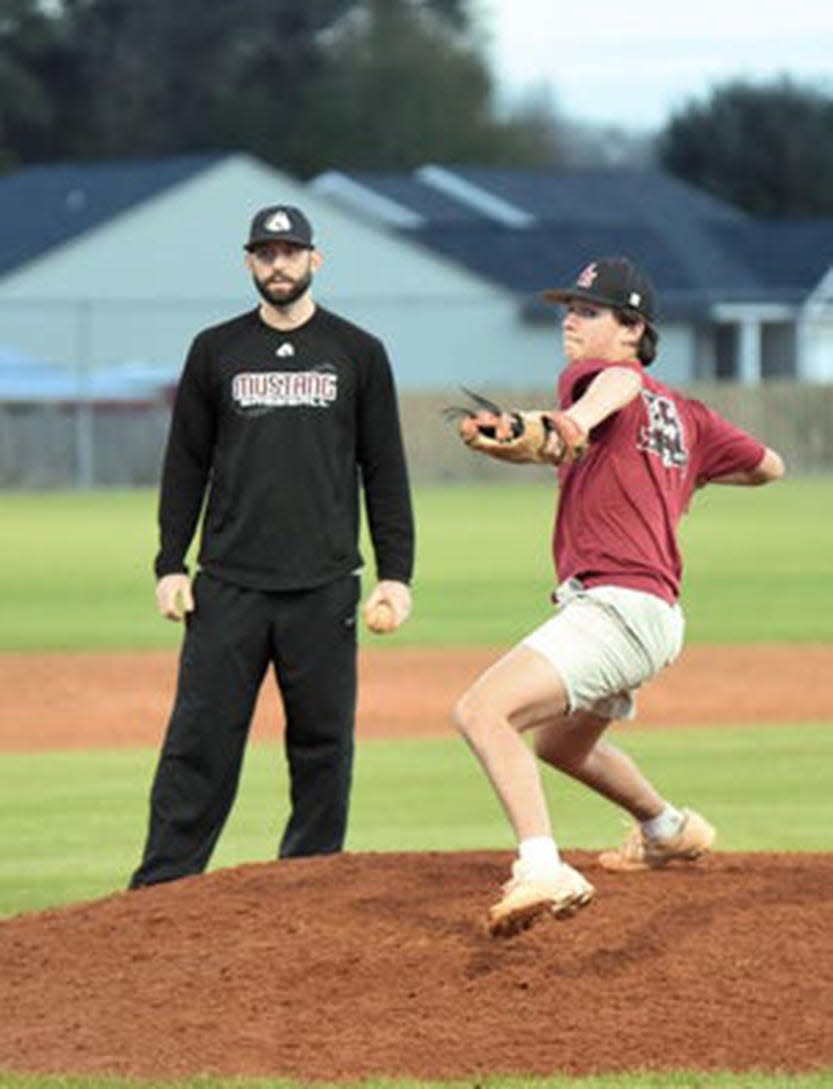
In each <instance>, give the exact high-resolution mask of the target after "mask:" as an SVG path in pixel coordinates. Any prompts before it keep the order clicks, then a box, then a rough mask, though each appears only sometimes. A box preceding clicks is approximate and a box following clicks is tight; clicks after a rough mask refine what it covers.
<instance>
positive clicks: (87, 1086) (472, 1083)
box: [0, 1072, 833, 1089]
mask: <svg viewBox="0 0 833 1089" xmlns="http://www.w3.org/2000/svg"><path fill="white" fill-rule="evenodd" d="M323 1084H325V1083H322V1082H304V1083H303V1089H316V1087H320V1086H322V1085H323ZM831 1085H833V1074H831V1073H824V1072H822V1073H818V1074H801V1075H792V1076H787V1075H784V1076H778V1075H764V1074H760V1075H756V1074H692V1073H680V1074H624V1075H609V1076H606V1077H590V1078H569V1077H550V1078H499V1077H482V1076H480V1075H478V1077H476V1078H470V1079H466V1080H462V1081H414V1080H412V1079H396V1080H392V1079H390V1080H389V1079H381V1078H370V1079H367V1080H365V1081H361V1082H339V1083H338V1089H830V1086H831ZM0 1089H300V1083H298V1082H292V1081H286V1080H284V1079H282V1078H281V1079H277V1078H275V1079H272V1078H209V1077H198V1078H188V1079H187V1080H184V1081H181V1080H179V1079H177V1080H176V1081H168V1080H165V1081H157V1080H153V1081H147V1080H144V1079H140V1080H139V1079H133V1078H130V1079H128V1078H112V1077H90V1076H89V1075H87V1076H85V1077H83V1078H72V1077H64V1076H53V1077H45V1076H44V1077H36V1076H26V1075H14V1074H5V1075H4V1074H1V1073H0Z"/></svg>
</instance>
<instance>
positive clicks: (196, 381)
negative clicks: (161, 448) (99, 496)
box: [154, 342, 216, 620]
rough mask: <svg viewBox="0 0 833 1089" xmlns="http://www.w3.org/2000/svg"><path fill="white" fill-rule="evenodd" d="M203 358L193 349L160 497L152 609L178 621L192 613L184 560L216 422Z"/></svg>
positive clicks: (182, 384)
mask: <svg viewBox="0 0 833 1089" xmlns="http://www.w3.org/2000/svg"><path fill="white" fill-rule="evenodd" d="M202 365H203V357H202V353H201V350H200V348H199V346H198V344H197V343H196V342H195V345H194V346H192V349H191V352H190V353H189V356H188V360H187V361H186V364H185V368H184V370H183V373H182V378H181V380H180V383H179V387H178V389H177V394H176V399H175V401H174V409H173V415H172V418H171V428H170V432H169V434H168V442H167V446H166V449H165V458H164V462H163V468H162V482H161V487H160V492H159V509H158V520H159V544H160V547H159V552H158V554H157V556H156V560H155V563H154V570H155V572H156V576H157V579H158V582H157V585H156V607H157V609H158V611H159V612H160V614H161V615H162V616H164V617H166V618H167V619H169V620H181V619H182V617H183V615H184V613H186V612H190V611H191V610H192V609H193V607H194V603H193V598H192V595H191V581H190V578H189V576H188V568H187V566H186V564H185V556H186V553H187V552H188V548H189V546H190V544H191V541H192V539H193V536H194V533H195V532H196V528H197V523H198V521H199V516H200V510H201V509H202V503H203V499H204V497H205V490H206V486H207V483H208V478H209V474H210V471H211V462H212V458H213V450H214V437H215V432H216V419H215V410H214V406H213V404H212V403H211V399H210V396H209V395H208V394H207V392H206V390H205V388H204V385H203V382H202V381H201V376H200V372H201V369H202Z"/></svg>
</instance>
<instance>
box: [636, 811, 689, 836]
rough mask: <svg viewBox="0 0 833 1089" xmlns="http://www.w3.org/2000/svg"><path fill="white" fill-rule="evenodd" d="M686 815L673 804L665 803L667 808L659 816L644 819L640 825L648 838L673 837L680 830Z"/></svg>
mask: <svg viewBox="0 0 833 1089" xmlns="http://www.w3.org/2000/svg"><path fill="white" fill-rule="evenodd" d="M684 820H685V816H684V815H683V814H682V813H681V812H680V811H679V809H675V808H674V806H673V805H669V804H668V802H666V803H665V808H664V809H663V811H662V812H661V813H660V814H659V816H658V817H652V818H651V820H649V821H642V822H641V824H640V827H641V829H642V831H643V832H644V833H645V835H646V836H647V838H648V839H673V838H674V836H676V835H677V833H678V832H679V831H680V828H681V827H682V823H683V821H684Z"/></svg>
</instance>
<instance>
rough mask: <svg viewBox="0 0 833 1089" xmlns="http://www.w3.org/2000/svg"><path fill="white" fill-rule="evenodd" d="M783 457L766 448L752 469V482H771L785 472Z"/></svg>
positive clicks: (779, 478) (782, 475) (780, 477)
mask: <svg viewBox="0 0 833 1089" xmlns="http://www.w3.org/2000/svg"><path fill="white" fill-rule="evenodd" d="M786 471H787V469H786V466H785V465H784V459H783V458H782V457H781V455H780V454H778V453H776V452H775V450H770V449H769V448H767V450H766V452H765V454H764V456H763V457H762V458H761V460H760V462H759V463H758V465H757V466H756V467H755V468H754V469H753V470H752V483H753V484H772V483H773V482H774V481H776V480H781V479H782V478H783V477H784V475H785V474H786Z"/></svg>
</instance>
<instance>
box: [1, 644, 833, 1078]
mask: <svg viewBox="0 0 833 1089" xmlns="http://www.w3.org/2000/svg"><path fill="white" fill-rule="evenodd" d="M432 653H433V655H435V657H431V655H432ZM832 653H833V652H831V649H830V648H826V647H815V648H814V647H806V648H805V647H802V648H772V647H760V648H747V649H744V648H712V649H711V650H709V648H702V647H693V648H690V649H689V650H687V651H686V653H685V654H684V656H683V659H682V660H681V662H680V663H678V664H677V665H676V666H674V667H673V668H672V669H671V670H669V671H668V673H667V675H666V676H665V677H663V678H660V679H659V680H658V681H655V682H654V683H653V685H651V686H649V687H648V688H646V689H645V692H644V694H643V695H642V697H641V701H640V705H641V714H640V722H641V723H642V724H645V725H652V724H659V723H664V724H665V725H667V726H672V725H676V726H681V725H685V724H686V723H695V722H696V723H699V724H706V723H708V722H713V723H715V724H717V723H719V722H721V721H730V722H732V723H740V722H750V723H752V722H756V721H767V722H788V721H800V720H804V721H807V720H809V719H812V718H818V719H820V720H823V719H829V717H830V707H831V706H833V700H831V697H833V690H832V689H833V657H832V656H831V655H832ZM493 657H494V654H493V653H491V652H488V651H482V652H481V651H476V652H470V653H468V654H467V656H465V657H464V656H463V652H460V655H459V656H458V655H457V654H456V653H455V652H449V651H447V650H444V651H443V652H442V653H441V654H439V655H437V654H436V652H425V651H419V650H407V651H406V650H402V651H399V650H393V649H384V650H382V649H380V650H378V651H375V652H373V653H368V654H365V655H364V656H363V658H362V672H363V694H362V703H361V707H360V727H359V733H360V736H362V735H363V736H365V737H371V736H382V735H388V736H390V735H391V734H396V733H400V734H404V733H410V734H413V733H420V732H421V733H441V732H444V731H448V730H450V726H449V725H448V708H449V706H450V705H451V702H453V699H454V697H455V696H456V694H457V693H458V692H459V691H461V690H462V688H463V687H464V686H465V684H466V683H467V681H468V679H470V678H471V677H473V676H474V675H476V673H477V672H479V670H480V669H481V668H483V666H484V665H486V664H488V662H489V661H491V660H492V659H493ZM59 668H60V669H61V670H63V672H59ZM174 670H175V659H174V658H173V657H171V656H170V655H153V654H151V655H139V656H136V657H133V658H130V657H129V656H117V655H107V656H97V655H78V656H66V657H65V656H59V655H56V656H52V655H50V656H46V657H35V656H28V655H7V656H0V691H2V692H3V693H4V695H3V705H2V710H3V714H2V716H0V747H5V748H14V749H25V748H32V749H35V748H60V747H78V746H80V745H93V744H99V745H101V744H104V745H107V746H114V745H128V744H156V743H157V742H158V740H159V737H160V735H161V730H162V728H163V726H164V719H165V717H166V715H167V709H168V704H169V701H170V695H171V686H172V684H173V677H174ZM415 676H416V680H417V684H416V685H415V687H414V688H410V687H406V682H408V681H409V679H413V678H414V677H415ZM417 697H425V701H424V702H422V703H417ZM262 703H264V706H262V707H261V709H260V711H259V715H258V725H257V728H256V732H257V733H260V734H263V733H264V732H271V731H272V730H273V729H274V728H276V727H279V713H278V711H277V701H271V703H272V706H269V701H262ZM12 704H15V706H14V707H13V706H12ZM38 709H39V711H38ZM50 709H52V710H53V711H54V712H55V713H54V715H52V714H50V713H48V712H49V711H50ZM709 709H711V711H710V710H709ZM12 718H13V719H14V722H12ZM50 723H52V725H53V726H54V727H55V729H54V730H53V732H51V733H50ZM566 857H567V859H568V861H570V862H572V863H573V864H574V865H576V866H578V867H579V868H580V869H581V870H582V871H583V872H584V873H585V874H586V875H587V877H588V878H589V879H590V880H591V881H592V882H593V883H594V884H595V885H596V887H597V890H598V895H597V898H596V901H595V902H594V903H593V904H592V905H591V906H590V907H589V908H587V909H586V910H585V911H583V912H581V913H580V914H579V915H578V916H576V917H575V918H574V919H570V920H566V921H558V922H557V921H555V920H549V919H547V920H542V921H541V922H540V923H539V924H537V925H536V926H534V927H533V928H532V929H531V930H529V931H528V932H526V933H523V934H521V935H518V936H516V937H514V938H510V939H503V940H496V939H493V938H490V937H488V936H487V935H486V934H485V932H484V930H483V916H484V912H485V909H486V908H487V906H488V905H489V903H490V902H491V901H492V900H493V899H495V898H496V897H497V896H498V894H499V885H500V882H501V881H502V880H504V879H505V877H506V876H507V874H508V868H509V863H510V856H509V855H508V854H506V853H502V852H477V853H459V852H456V853H452V852H449V853H420V854H378V855H372V854H362V855H351V854H345V855H341V856H336V857H332V858H318V859H308V860H299V861H293V862H281V863H277V862H274V863H260V864H251V865H246V866H240V867H236V868H234V869H227V870H221V871H218V872H215V873H211V874H208V875H206V876H203V877H197V878H189V879H187V880H184V881H180V882H176V883H174V884H171V885H166V886H157V887H156V888H151V889H144V890H141V891H138V892H134V893H117V894H115V895H113V896H110V897H107V898H104V899H101V900H97V901H92V902H90V903H85V904H77V905H72V906H69V907H65V908H60V909H55V910H52V911H46V912H40V913H34V914H29V915H21V916H18V917H16V918H12V919H7V920H4V921H0V1067H2V1068H3V1069H6V1070H17V1071H33V1072H56V1073H57V1072H61V1073H77V1074H81V1075H84V1074H92V1073H105V1072H112V1073H116V1074H125V1075H132V1076H148V1077H151V1076H153V1077H179V1076H186V1075H190V1074H195V1073H201V1072H205V1073H214V1074H217V1075H229V1076H231V1075H252V1076H254V1075H262V1076H274V1077H278V1076H286V1077H294V1078H298V1079H300V1080H302V1081H310V1080H314V1079H326V1080H336V1079H356V1078H363V1077H368V1076H373V1075H385V1076H391V1077H392V1076H413V1077H422V1078H460V1077H466V1076H476V1077H480V1076H483V1075H486V1074H492V1073H504V1072H505V1073H510V1072H513V1073H528V1074H536V1075H546V1074H554V1073H558V1072H565V1073H570V1074H586V1073H593V1072H602V1071H634V1070H657V1071H659V1070H677V1069H693V1070H702V1071H710V1070H734V1071H750V1070H769V1071H776V1070H779V1071H784V1072H789V1073H794V1072H799V1071H812V1070H819V1069H833V1034H831V1032H830V1011H831V1008H833V949H832V948H831V942H830V924H831V918H833V855H829V854H825V855H819V854H816V855H812V854H795V855H776V854H759V855H738V854H730V853H725V852H719V851H718V852H717V853H715V854H714V855H713V856H712V857H711V858H709V859H708V860H706V861H704V862H702V863H698V864H697V865H696V866H692V867H689V868H676V869H672V868H669V869H668V870H666V871H663V872H659V873H653V874H647V875H629V876H626V877H623V876H618V877H617V876H614V875H611V874H607V873H605V872H603V871H602V870H601V869H600V868H599V867H598V865H597V864H596V861H595V858H594V857H593V856H591V855H589V854H586V853H583V852H580V851H569V850H568V851H567V852H566Z"/></svg>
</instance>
